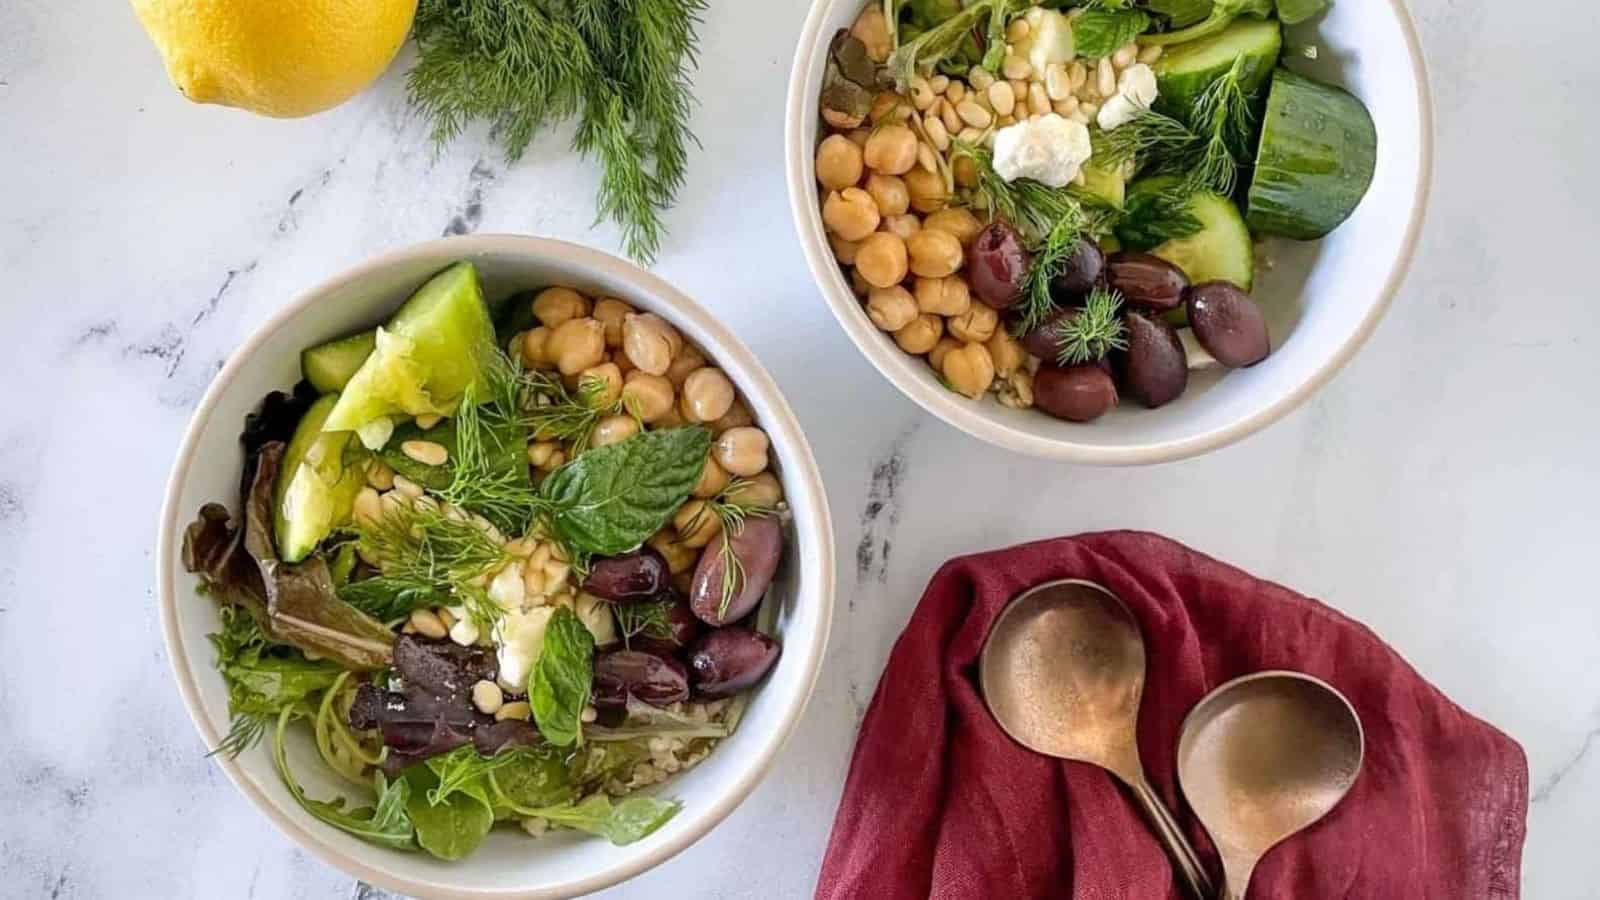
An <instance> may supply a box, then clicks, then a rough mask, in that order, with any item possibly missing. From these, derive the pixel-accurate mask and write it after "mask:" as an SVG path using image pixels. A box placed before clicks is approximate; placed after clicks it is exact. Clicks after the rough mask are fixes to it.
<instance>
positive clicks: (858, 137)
mask: <svg viewBox="0 0 1600 900" xmlns="http://www.w3.org/2000/svg"><path fill="white" fill-rule="evenodd" d="M857 124H860V123H857ZM844 136H845V137H847V138H849V139H850V143H852V144H855V145H856V146H857V147H861V148H865V147H866V146H867V138H869V137H871V136H872V129H871V128H854V127H852V128H851V129H850V130H849V131H847V132H845V134H844Z"/></svg>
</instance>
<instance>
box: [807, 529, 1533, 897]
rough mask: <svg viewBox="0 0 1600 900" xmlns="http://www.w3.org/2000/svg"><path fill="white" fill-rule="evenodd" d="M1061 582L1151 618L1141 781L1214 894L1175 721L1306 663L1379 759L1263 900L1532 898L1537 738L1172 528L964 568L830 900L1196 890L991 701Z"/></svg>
mask: <svg viewBox="0 0 1600 900" xmlns="http://www.w3.org/2000/svg"><path fill="white" fill-rule="evenodd" d="M1057 578H1084V579H1088V580H1091V581H1095V582H1098V583H1100V584H1103V585H1105V586H1106V587H1108V588H1110V589H1111V590H1112V591H1113V592H1114V593H1116V594H1117V595H1118V596H1120V597H1121V598H1122V599H1123V600H1124V601H1125V602H1126V603H1127V604H1128V607H1129V608H1130V609H1131V610H1132V611H1133V613H1134V616H1135V618H1137V619H1138V620H1139V623H1140V628H1141V630H1142V632H1143V634H1144V639H1145V644H1146V647H1147V649H1148V654H1147V656H1148V670H1147V672H1146V681H1145V691H1144V701H1143V706H1142V708H1141V712H1140V717H1139V747H1140V750H1141V752H1142V754H1143V757H1144V764H1145V769H1146V771H1147V772H1148V773H1149V777H1150V781H1151V783H1152V784H1153V785H1154V786H1155V789H1156V791H1157V792H1158V793H1160V794H1161V796H1162V797H1163V798H1164V799H1165V800H1166V802H1167V803H1168V806H1169V808H1171V809H1173V810H1174V811H1175V813H1176V814H1177V817H1178V819H1179V821H1180V822H1182V823H1183V824H1184V826H1185V828H1186V830H1187V831H1188V833H1189V836H1190V839H1191V840H1192V841H1193V842H1194V844H1195V847H1196V849H1197V850H1198V852H1199V853H1200V856H1201V859H1202V860H1203V861H1204V862H1205V863H1206V866H1207V869H1208V870H1209V871H1210V872H1211V873H1212V876H1213V878H1214V879H1215V880H1216V882H1217V884H1218V886H1219V887H1220V885H1221V882H1222V877H1221V875H1222V870H1221V865H1220V863H1219V862H1218V861H1217V857H1216V854H1215V852H1214V851H1213V849H1212V846H1211V843H1210V841H1209V840H1208V839H1207V838H1206V836H1205V834H1204V832H1203V831H1202V830H1201V828H1200V826H1199V824H1198V822H1197V821H1196V820H1195V818H1194V815H1193V814H1192V813H1191V812H1190V811H1189V809H1188V806H1187V805H1186V804H1184V803H1183V802H1182V801H1181V800H1180V798H1179V793H1178V789H1177V785H1176V781H1177V776H1176V774H1175V773H1176V762H1175V757H1176V748H1177V743H1178V731H1179V728H1180V726H1181V725H1182V723H1183V718H1184V716H1185V715H1186V714H1187V713H1188V711H1189V710H1190V709H1191V708H1192V707H1193V706H1194V705H1195V703H1197V702H1198V701H1199V700H1200V698H1201V697H1202V696H1204V695H1205V694H1206V693H1207V692H1208V691H1210V690H1211V689H1212V688H1214V687H1216V686H1217V685H1219V684H1222V683H1223V682H1225V681H1227V680H1229V679H1231V678H1234V677H1237V676H1239V675H1244V674H1247V673H1250V672H1255V671H1260V670H1262V669H1295V670H1298V671H1302V672H1307V673H1310V674H1312V675H1315V676H1317V677H1319V678H1322V679H1324V680H1326V681H1328V682H1330V683H1332V684H1333V685H1334V686H1336V687H1337V688H1339V690H1341V691H1343V692H1344V694H1345V695H1346V696H1348V697H1349V698H1350V701H1351V702H1352V703H1354V704H1355V707H1356V710H1357V712H1358V713H1360V715H1361V720H1362V723H1363V725H1364V726H1365V729H1366V740H1367V744H1366V759H1365V763H1364V765H1363V768H1362V772H1361V776H1360V778H1359V779H1358V780H1357V781H1356V784H1355V787H1354V788H1353V789H1352V790H1351V792H1350V794H1349V795H1348V796H1346V797H1345V799H1344V802H1343V803H1341V804H1340V805H1339V807H1338V808H1337V809H1335V810H1334V811H1333V813H1331V814H1330V815H1329V816H1328V817H1327V818H1325V819H1323V820H1322V821H1321V822H1319V823H1317V824H1316V825H1313V826H1312V827H1311V828H1310V829H1308V830H1307V831H1305V832H1302V833H1301V834H1300V835H1298V836H1296V837H1293V838H1290V839H1289V840H1288V841H1287V842H1285V843H1283V844H1281V845H1279V846H1278V847H1276V848H1275V849H1273V850H1272V851H1271V852H1270V853H1268V854H1267V856H1266V858H1265V859H1264V860H1263V861H1262V863H1261V865H1260V867H1259V868H1257V869H1256V872H1255V876H1254V878H1253V879H1252V880H1251V883H1250V894H1249V897H1250V900H1263V898H1282V900H1291V898H1292V900H1322V898H1341V900H1342V898H1351V900H1380V898H1381V900H1402V898H1403V900H1412V898H1416V900H1422V898H1427V900H1502V898H1515V897H1517V896H1519V890H1520V884H1519V882H1520V870H1521V859H1522V841H1523V837H1524V834H1525V831H1526V819H1527V810H1528V770H1527V761H1526V759H1525V758H1524V756H1523V753H1522V748H1521V747H1519V746H1518V745H1517V744H1516V743H1515V742H1514V741H1512V740H1511V739H1510V738H1508V737H1506V736H1505V735H1504V734H1501V733H1500V732H1499V731H1496V730H1495V729H1494V728H1491V727H1490V726H1488V725H1486V724H1484V723H1483V722H1481V721H1479V720H1478V719H1475V718H1473V717H1472V716H1470V715H1468V714H1467V713H1465V712H1463V711H1462V710H1461V709H1460V708H1459V707H1457V706H1456V705H1455V704H1453V703H1451V702H1450V701H1449V700H1448V699H1447V698H1446V697H1445V696H1444V695H1443V694H1441V693H1439V691H1437V690H1436V689H1434V688H1433V687H1432V686H1431V685H1429V684H1428V683H1427V682H1426V681H1423V680H1422V678H1421V676H1419V675H1418V674H1417V673H1416V671H1414V670H1413V669H1412V668H1411V667H1410V666H1409V665H1407V664H1406V662H1405V661H1404V660H1402V659H1401V658H1400V657H1399V655H1397V654H1396V653H1395V652H1394V651H1393V650H1391V649H1390V648H1389V647H1388V646H1387V645H1386V644H1384V643H1383V641H1381V640H1379V639H1378V637H1377V636H1376V635H1374V634H1373V633H1372V632H1371V631H1369V630H1368V629H1367V628H1365V627H1364V626H1362V625H1360V624H1357V623H1356V622H1353V621H1351V620H1349V619H1347V618H1345V617H1344V616H1342V615H1340V614H1338V613H1336V612H1334V611H1333V610H1331V609H1329V608H1327V607H1326V606H1323V605H1322V604H1320V603H1317V602H1316V601H1314V600H1309V599H1307V598H1305V597H1302V596H1300V595H1299V594H1296V593H1294V592H1292V591H1289V590H1287V589H1285V588H1283V587H1280V586H1278V585H1275V584H1270V583H1268V582H1265V581H1261V580H1259V579H1256V578H1253V577H1251V576H1250V575H1247V574H1245V573H1244V572H1241V571H1239V570H1238V569H1235V568H1232V567H1231V566H1227V565H1224V564H1223V563H1220V562H1218V561H1216V560H1214V559H1211V558H1209V557H1207V556H1204V555H1202V554H1199V553H1196V552H1194V551H1193V550H1190V549H1188V548H1186V547H1184V546H1182V545H1180V544H1176V543H1173V542H1172V541H1169V540H1166V539H1165V538H1161V537H1158V536H1156V535H1152V534H1142V533H1132V532H1112V533H1104V534H1089V535H1082V536H1079V537H1075V538H1062V539H1058V540H1052V541H1042V542H1040V543H1036V544H1027V545H1023V546H1020V547H1014V548H1012V549H1009V550H1001V551H997V552H993V553H984V554H979V555H976V556H967V557H962V558H960V559H955V560H952V561H950V562H949V563H946V564H945V566H944V567H943V568H942V569H940V570H939V572H938V574H937V575H935V576H934V578H933V582H932V583H931V584H929V585H928V589H927V592H926V593H925V594H923V597H922V602H921V604H920V605H919V606H918V607H917V610H916V613H915V614H914V615H913V616H912V618H911V622H910V624H908V625H907V626H906V630H905V632H904V633H903V634H901V636H900V640H899V642H898V643H897V644H896V645H895V648H894V652H893V654H892V655H891V656H890V657H889V664H888V667H887V668H886V669H885V671H884V674H883V678H882V679H881V680H880V681H879V683H878V691H877V694H876V695H875V696H874V697H873V700H872V706H871V707H870V708H869V709H868V710H867V715H866V720H865V722H864V723H863V724H862V727H861V735H860V738H859V739H858V741H857V743H856V750H855V756H854V758H853V760H852V761H851V764H850V776H849V779H848V780H847V781H846V782H845V788H844V798H843V801H842V802H841V804H840V808H839V814H838V818H837V819H836V821H835V822H834V826H833V836H832V838H831V839H830V841H829V844H828V852H827V856H826V858H825V859H824V860H823V866H822V875H821V879H820V881H819V883H818V886H817V894H816V895H817V897H818V898H822V900H845V898H850V900H855V898H865V900H898V898H925V897H927V898H941V900H943V898H949V900H958V898H959V900H969V898H973V900H976V898H991V897H992V898H1004V900H1025V898H1034V897H1050V898H1072V900H1113V898H1120V900H1160V898H1180V897H1183V889H1182V887H1181V886H1179V885H1178V884H1177V883H1176V882H1175V880H1174V873H1173V871H1172V868H1171V867H1170V866H1169V865H1168V863H1167V858H1166V856H1165V855H1164V854H1163V852H1162V850H1161V847H1160V845H1159V844H1157V842H1156V839H1155V837H1154V836H1153V835H1152V834H1151V832H1150V831H1149V829H1148V828H1147V827H1146V826H1145V824H1144V822H1143V820H1142V819H1141V817H1140V814H1139V812H1138V810H1137V809H1136V807H1135V806H1134V802H1133V800H1132V799H1131V798H1130V797H1129V796H1127V794H1126V792H1125V791H1123V790H1121V789H1120V788H1118V786H1117V785H1116V784H1115V783H1114V781H1113V779H1112V778H1111V776H1109V775H1107V774H1105V773H1103V772H1101V771H1100V770H1098V769H1095V768H1092V767H1090V766H1087V765H1083V764H1080V763H1072V762H1063V761H1058V760H1054V759H1048V758H1046V757H1043V756H1039V755H1036V754H1034V753H1032V752H1030V751H1028V750H1025V749H1023V748H1022V747H1021V746H1019V745H1018V744H1016V743H1014V742H1012V740H1011V739H1010V738H1009V737H1007V736H1006V735H1005V733H1004V732H1003V731H1001V730H1000V727H999V726H998V725H996V724H995V723H994V720H993V719H991V718H990V716H989V713H988V710H987V709H986V708H985V707H984V704H983V697H982V696H981V694H980V693H979V691H978V687H977V661H978V655H979V652H980V651H981V650H982V648H983V642H984V638H985V637H986V636H987V635H988V631H989V625H990V624H991V623H992V622H993V621H994V619H995V617H996V616H997V615H998V614H999V612H1000V610H1001V609H1002V608H1003V607H1004V606H1005V604H1006V602H1007V601H1008V600H1010V599H1011V598H1012V597H1013V596H1015V595H1016V594H1018V593H1019V592H1021V591H1022V590H1024V589H1026V588H1028V587H1031V586H1033V585H1036V584H1039V583H1041V582H1044V581H1050V580H1053V579H1057Z"/></svg>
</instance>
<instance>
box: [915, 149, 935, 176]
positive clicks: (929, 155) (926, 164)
mask: <svg viewBox="0 0 1600 900" xmlns="http://www.w3.org/2000/svg"><path fill="white" fill-rule="evenodd" d="M917 165H919V166H921V167H922V168H923V169H925V170H926V171H929V172H933V173H935V174H937V173H938V171H939V160H938V159H936V158H935V157H934V154H933V148H932V147H930V146H928V145H927V144H918V145H917Z"/></svg>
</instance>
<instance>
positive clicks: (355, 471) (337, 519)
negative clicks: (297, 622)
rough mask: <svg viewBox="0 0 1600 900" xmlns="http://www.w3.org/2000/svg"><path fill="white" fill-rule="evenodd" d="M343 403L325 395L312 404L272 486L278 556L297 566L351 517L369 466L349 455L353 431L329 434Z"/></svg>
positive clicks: (284, 455) (301, 421)
mask: <svg viewBox="0 0 1600 900" xmlns="http://www.w3.org/2000/svg"><path fill="white" fill-rule="evenodd" d="M338 402H339V395H338V394H327V395H325V396H323V397H320V398H318V400H317V402H315V403H313V404H311V408H310V409H308V410H306V414H305V415H304V416H302V417H301V419H300V424H299V425H296V426H295V429H294V436H293V437H292V438H290V439H289V446H288V448H287V449H286V450H284V452H283V467H282V468H281V469H279V470H278V483H277V485H276V486H274V488H273V497H272V500H273V502H272V506H273V517H272V529H273V534H274V536H275V537H276V538H277V542H278V556H279V557H281V558H282V559H283V561H284V562H291V563H292V562H299V561H300V560H302V559H305V558H306V557H307V556H309V555H310V554H311V551H313V550H315V549H316V548H317V545H318V544H320V543H322V539H323V538H325V537H327V536H328V535H329V534H331V533H333V529H335V528H337V527H338V526H340V525H342V524H344V523H345V522H346V521H348V520H349V518H350V508H351V506H353V505H354V504H355V499H356V493H357V492H358V491H360V490H361V485H362V483H363V482H364V480H365V470H366V467H365V464H364V463H363V462H362V461H361V460H360V458H359V456H356V455H354V454H352V453H351V450H352V449H354V450H356V451H357V452H359V447H355V448H352V447H351V441H350V433H349V432H344V431H340V432H326V431H323V430H322V428H323V425H324V424H326V422H327V419H328V414H329V413H331V412H333V409H334V407H335V406H336V405H337V404H338Z"/></svg>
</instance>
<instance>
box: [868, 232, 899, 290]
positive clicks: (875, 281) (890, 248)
mask: <svg viewBox="0 0 1600 900" xmlns="http://www.w3.org/2000/svg"><path fill="white" fill-rule="evenodd" d="M856 271H857V272H858V273H860V275H861V277H862V278H863V279H865V280H866V282H867V283H868V284H870V285H872V286H873V287H889V286H890V285H895V284H899V283H900V282H902V281H904V280H905V277H906V242H905V241H904V240H902V239H901V237H900V236H899V235H897V234H891V233H889V232H887V231H875V232H873V233H872V234H870V235H868V236H867V239H866V240H864V241H862V242H861V249H859V250H857V251H856Z"/></svg>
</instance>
